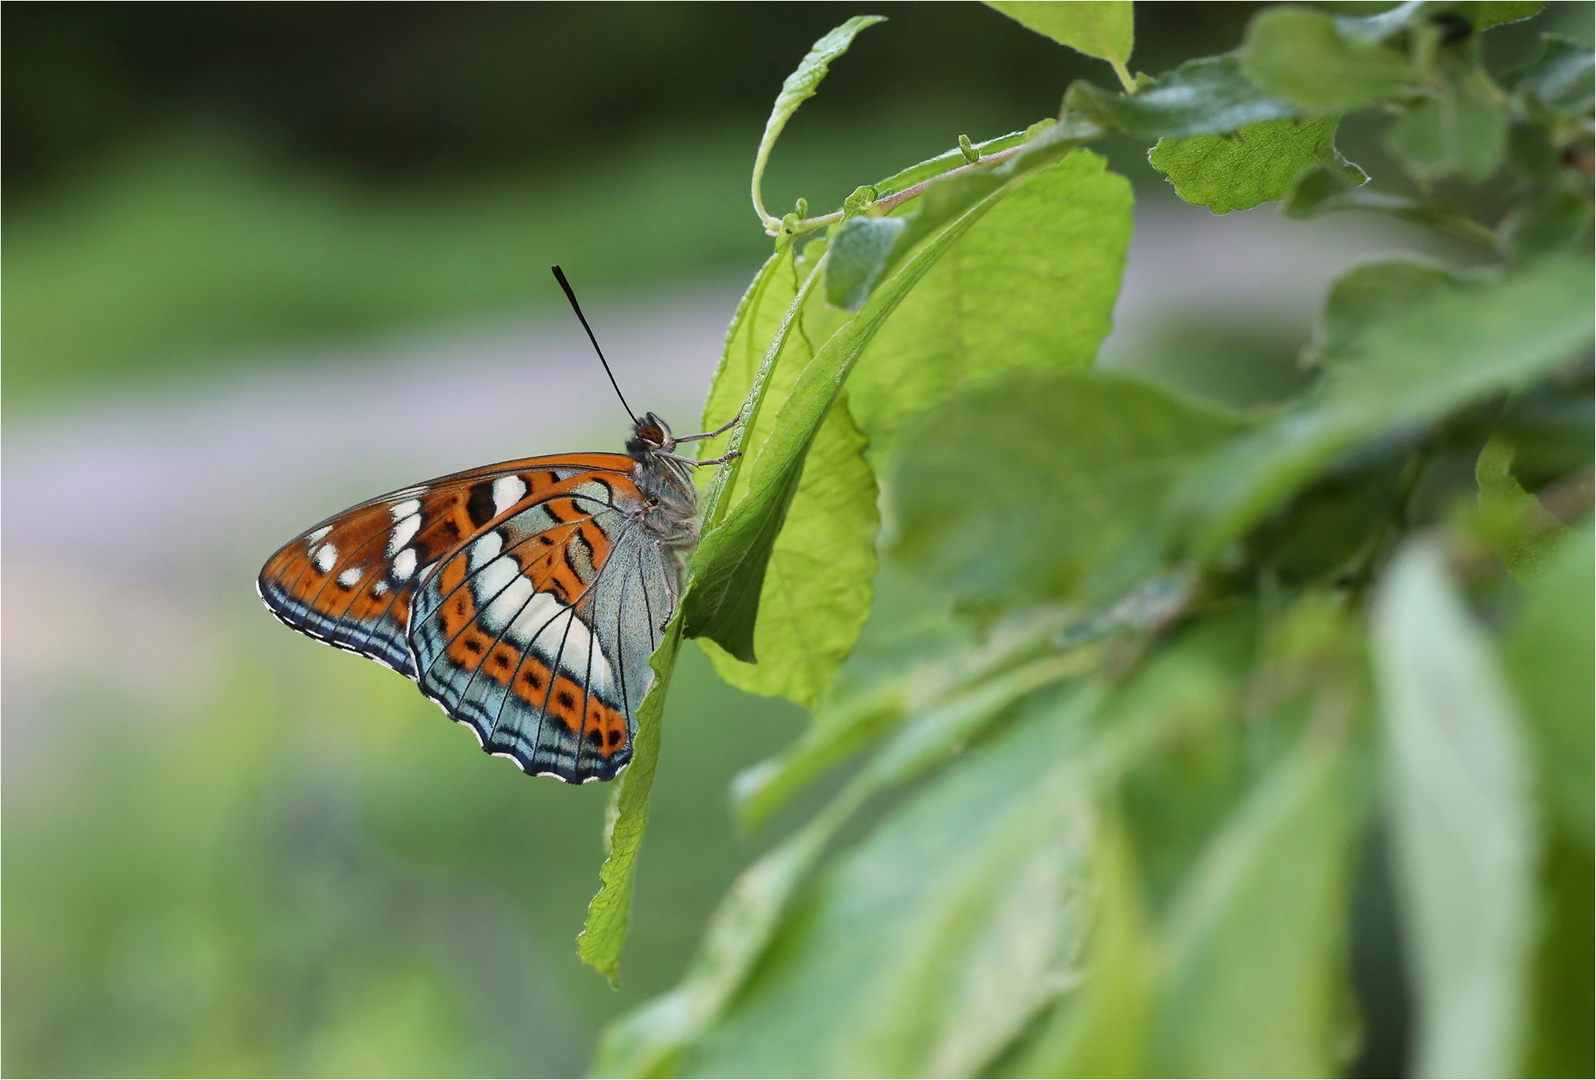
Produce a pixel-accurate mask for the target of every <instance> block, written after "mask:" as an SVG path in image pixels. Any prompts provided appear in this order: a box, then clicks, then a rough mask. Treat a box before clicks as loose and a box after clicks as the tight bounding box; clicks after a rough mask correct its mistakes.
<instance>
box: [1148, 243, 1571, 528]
mask: <svg viewBox="0 0 1596 1080" xmlns="http://www.w3.org/2000/svg"><path fill="white" fill-rule="evenodd" d="M1593 288H1596V282H1593V281H1592V275H1591V267H1590V264H1589V262H1588V261H1583V262H1582V261H1559V262H1547V263H1542V264H1539V265H1537V266H1534V267H1531V268H1527V269H1526V270H1524V271H1522V272H1520V273H1517V274H1511V275H1508V276H1506V277H1503V278H1501V279H1500V280H1497V281H1494V282H1490V283H1486V284H1479V285H1468V286H1460V287H1458V288H1455V289H1445V290H1441V291H1439V292H1438V293H1437V294H1436V295H1435V296H1434V297H1433V298H1432V299H1431V300H1430V301H1429V302H1427V303H1425V304H1422V305H1420V306H1418V307H1416V308H1413V309H1411V310H1409V311H1407V312H1405V313H1402V314H1401V315H1399V316H1396V317H1393V318H1390V319H1386V320H1383V321H1381V322H1378V323H1375V324H1373V325H1371V326H1370V327H1369V328H1368V329H1367V330H1366V332H1365V334H1364V337H1363V352H1362V355H1361V356H1360V357H1359V358H1358V359H1356V360H1355V361H1349V362H1347V363H1344V364H1341V365H1338V366H1337V367H1336V368H1335V369H1334V370H1332V371H1331V372H1330V373H1329V374H1328V375H1327V376H1326V378H1325V380H1324V383H1323V384H1322V385H1321V387H1320V388H1319V392H1318V393H1316V394H1315V395H1314V396H1313V397H1312V398H1310V399H1309V401H1308V402H1307V403H1306V404H1304V405H1303V406H1301V407H1299V408H1298V409H1296V410H1294V411H1293V412H1291V413H1289V414H1287V415H1286V416H1285V417H1283V418H1282V419H1280V420H1279V421H1277V422H1275V423H1273V424H1271V425H1269V426H1267V427H1264V428H1261V429H1259V430H1257V431H1256V432H1253V433H1251V434H1248V435H1244V436H1242V437H1240V438H1237V439H1234V440H1232V441H1231V442H1230V443H1228V444H1227V445H1225V446H1223V447H1220V448H1218V449H1217V450H1216V451H1214V452H1213V453H1210V454H1208V455H1207V456H1206V457H1205V459H1204V460H1203V461H1202V462H1200V463H1198V464H1197V466H1196V467H1195V468H1194V469H1193V470H1192V472H1191V473H1190V474H1189V475H1188V477H1187V478H1186V480H1185V481H1184V482H1183V483H1182V485H1181V487H1180V489H1179V490H1177V491H1176V492H1175V494H1174V497H1173V499H1172V503H1171V506H1172V509H1173V511H1174V513H1175V524H1176V527H1177V528H1179V529H1181V530H1183V531H1185V530H1190V534H1189V541H1188V542H1189V543H1190V544H1191V546H1192V547H1193V549H1194V550H1195V552H1196V553H1197V554H1198V555H1199V556H1200V557H1202V558H1212V557H1214V556H1215V555H1217V554H1218V553H1219V552H1220V551H1222V550H1223V549H1224V547H1225V546H1226V545H1227V544H1229V543H1231V542H1232V541H1234V540H1236V539H1239V538H1240V537H1241V536H1242V535H1243V534H1244V533H1245V532H1247V530H1248V529H1250V528H1251V527H1252V526H1253V525H1255V524H1256V523H1257V522H1259V521H1261V520H1262V519H1263V518H1264V517H1266V516H1267V515H1268V514H1270V513H1272V512H1273V511H1274V510H1275V509H1276V508H1278V507H1279V506H1280V505H1281V504H1282V503H1283V502H1284V501H1286V500H1287V499H1288V498H1290V497H1291V496H1292V495H1293V494H1294V493H1295V492H1296V491H1297V490H1299V489H1300V488H1301V487H1302V486H1303V485H1304V484H1306V483H1307V482H1308V481H1310V480H1311V479H1312V478H1313V477H1315V476H1317V475H1318V474H1319V473H1320V472H1322V471H1323V470H1324V469H1325V468H1327V467H1328V466H1329V465H1331V464H1332V463H1333V462H1334V461H1335V460H1336V459H1337V458H1339V457H1340V456H1341V455H1342V454H1344V453H1347V452H1348V451H1351V450H1353V449H1354V448H1356V447H1357V446H1359V445H1360V444H1363V443H1367V442H1369V441H1372V440H1374V439H1378V438H1381V437H1384V436H1389V435H1394V434H1398V433H1402V432H1411V431H1414V430H1416V429H1420V428H1422V427H1424V426H1425V425H1427V424H1431V423H1434V422H1435V421H1437V420H1439V419H1441V418H1443V417H1444V416H1446V415H1447V414H1448V413H1450V412H1453V411H1454V410H1457V409H1461V408H1463V407H1465V406H1468V405H1470V404H1472V403H1474V402H1476V401H1479V400H1480V399H1482V398H1485V397H1488V396H1490V395H1491V394H1495V393H1500V392H1502V391H1504V390H1511V389H1515V388H1518V387H1523V386H1527V385H1529V384H1530V383H1532V382H1534V381H1535V380H1536V379H1539V378H1542V377H1544V376H1545V375H1547V374H1549V373H1550V372H1552V371H1554V370H1556V369H1557V368H1558V367H1560V366H1561V365H1562V364H1564V363H1566V362H1568V361H1569V360H1571V359H1573V358H1574V357H1575V356H1576V355H1578V354H1579V352H1581V351H1582V350H1583V349H1586V348H1588V347H1589V342H1590V340H1591V325H1590V295H1591V292H1592V290H1593Z"/></svg>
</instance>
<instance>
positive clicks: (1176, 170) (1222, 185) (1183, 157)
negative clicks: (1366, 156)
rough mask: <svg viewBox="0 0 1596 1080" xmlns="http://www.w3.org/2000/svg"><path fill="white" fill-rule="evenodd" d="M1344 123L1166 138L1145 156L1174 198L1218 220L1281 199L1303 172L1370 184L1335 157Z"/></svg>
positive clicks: (1326, 120) (1333, 120) (1329, 119)
mask: <svg viewBox="0 0 1596 1080" xmlns="http://www.w3.org/2000/svg"><path fill="white" fill-rule="evenodd" d="M1339 122H1340V117H1336V116H1324V117H1320V118H1319V119H1317V120H1264V121H1261V122H1259V123H1256V124H1248V125H1247V126H1246V127H1244V128H1242V129H1241V130H1240V131H1237V132H1235V133H1233V134H1229V135H1193V136H1189V137H1187V138H1184V139H1173V138H1167V137H1166V138H1163V139H1160V140H1159V141H1158V145H1157V146H1155V147H1153V149H1152V151H1151V152H1150V153H1149V154H1148V155H1147V160H1148V161H1149V162H1151V163H1152V166H1153V168H1155V169H1157V170H1158V171H1159V172H1162V173H1163V174H1164V175H1166V176H1168V177H1169V181H1170V183H1172V184H1174V185H1175V194H1177V195H1179V196H1180V197H1181V198H1182V199H1185V200H1186V201H1187V202H1189V203H1196V204H1197V205H1198V206H1206V207H1208V209H1210V210H1212V211H1213V212H1214V213H1216V214H1228V213H1230V211H1232V210H1246V209H1248V208H1250V207H1254V206H1257V205H1258V204H1259V203H1264V202H1269V201H1271V200H1273V199H1283V198H1285V197H1286V195H1288V194H1289V193H1290V192H1291V189H1292V181H1294V180H1295V179H1296V178H1297V177H1298V176H1299V175H1301V173H1302V172H1303V170H1305V169H1309V168H1311V167H1313V166H1314V165H1316V164H1319V165H1324V166H1325V167H1326V168H1329V169H1336V170H1340V171H1342V172H1344V173H1345V174H1346V175H1347V179H1348V181H1349V183H1351V184H1353V185H1354V186H1355V185H1357V184H1361V183H1363V182H1364V181H1366V180H1367V179H1368V177H1367V176H1365V175H1364V173H1363V170H1362V169H1359V168H1358V167H1357V166H1356V165H1353V164H1352V163H1351V162H1349V161H1347V159H1346V158H1344V157H1342V156H1341V155H1340V154H1339V153H1337V152H1336V145H1335V141H1336V124H1337V123H1339Z"/></svg>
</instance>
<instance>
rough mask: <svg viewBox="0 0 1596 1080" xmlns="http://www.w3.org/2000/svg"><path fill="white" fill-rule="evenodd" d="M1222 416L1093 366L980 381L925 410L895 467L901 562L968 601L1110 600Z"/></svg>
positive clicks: (1223, 435) (1224, 430)
mask: <svg viewBox="0 0 1596 1080" xmlns="http://www.w3.org/2000/svg"><path fill="white" fill-rule="evenodd" d="M1237 428H1238V423H1237V421H1235V420H1234V419H1232V418H1230V417H1228V416H1226V415H1225V414H1222V413H1219V412H1216V411H1214V410H1212V409H1210V408H1206V407H1203V406H1199V405H1197V404H1195V403H1193V402H1189V401H1186V400H1183V399H1181V398H1178V397H1176V396H1174V395H1172V394H1170V393H1169V392H1167V391H1165V390H1163V389H1160V388H1159V387H1157V386H1154V385H1152V384H1150V383H1145V382H1141V381H1139V380H1135V379H1129V378H1125V377H1123V376H1116V375H1108V374H1103V373H1097V372H1059V373H1055V374H1050V375H1023V376H1014V377H1011V378H1009V379H1005V380H1001V381H995V382H991V383H984V384H981V385H978V386H975V387H972V388H970V389H968V390H967V391H965V392H964V393H963V394H961V395H959V396H958V397H957V398H955V399H954V400H952V401H950V402H948V403H946V404H945V405H943V406H941V407H939V408H938V409H936V410H934V411H932V412H931V413H928V414H927V415H926V416H925V417H924V418H923V419H922V420H921V422H920V423H919V424H918V425H917V426H916V428H915V429H914V433H913V434H912V435H911V436H909V437H908V440H907V441H906V442H905V445H904V453H903V454H902V457H901V460H900V461H899V463H898V467H897V468H896V470H895V472H894V483H893V488H892V493H893V507H894V510H895V513H896V518H897V529H898V534H899V536H898V542H897V545H896V547H895V548H894V554H895V556H896V557H898V558H900V559H902V560H904V561H906V562H908V563H909V564H910V565H912V566H914V567H915V568H916V569H917V570H919V571H920V572H921V573H922V574H925V575H926V576H928V577H933V578H935V579H937V580H938V581H939V582H941V583H943V584H945V585H948V586H951V587H952V588H954V589H955V590H956V591H957V592H959V593H960V594H961V595H964V596H966V597H968V598H970V599H972V600H982V601H985V602H992V601H994V600H1005V599H1016V598H1031V599H1036V598H1048V597H1054V598H1058V597H1073V596H1075V595H1077V593H1084V594H1087V595H1089V596H1090V597H1092V598H1095V599H1098V600H1102V599H1106V598H1107V597H1109V596H1112V595H1114V594H1115V593H1117V592H1118V591H1119V590H1121V589H1124V588H1127V587H1129V585H1130V584H1132V583H1133V582H1134V581H1135V580H1136V578H1137V577H1138V575H1140V574H1142V573H1145V572H1146V570H1147V569H1148V568H1149V567H1150V566H1151V565H1152V564H1153V563H1154V562H1156V560H1157V558H1158V556H1159V554H1160V552H1159V550H1158V546H1157V543H1156V532H1155V530H1154V528H1153V525H1154V524H1155V522H1156V520H1157V517H1158V514H1159V511H1160V509H1161V507H1162V505H1163V500H1164V499H1165V497H1166V495H1167V492H1168V489H1169V487H1170V485H1171V484H1172V483H1173V482H1174V481H1175V480H1176V479H1177V478H1178V477H1179V476H1180V475H1181V474H1182V473H1183V472H1184V470H1185V469H1186V468H1187V467H1188V466H1189V464H1190V462H1191V461H1192V459H1193V458H1194V457H1196V456H1197V455H1199V454H1200V453H1202V452H1203V451H1204V450H1206V449H1208V448H1210V447H1213V446H1215V445H1217V444H1219V443H1220V442H1222V441H1223V440H1225V439H1227V438H1229V437H1230V436H1231V435H1233V434H1234V433H1235V432H1236V430H1237Z"/></svg>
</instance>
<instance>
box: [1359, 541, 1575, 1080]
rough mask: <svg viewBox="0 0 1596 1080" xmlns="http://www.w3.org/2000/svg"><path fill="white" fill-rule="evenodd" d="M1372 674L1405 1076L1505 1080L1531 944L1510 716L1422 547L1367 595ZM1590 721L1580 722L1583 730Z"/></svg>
mask: <svg viewBox="0 0 1596 1080" xmlns="http://www.w3.org/2000/svg"><path fill="white" fill-rule="evenodd" d="M1373 623H1374V644H1375V650H1374V661H1375V673H1376V675H1377V677H1378V679H1377V681H1378V684H1379V687H1380V698H1381V710H1382V713H1383V720H1384V724H1383V731H1384V735H1385V744H1386V749H1387V754H1386V762H1387V763H1386V779H1387V785H1386V786H1387V804H1388V807H1389V810H1388V814H1389V819H1390V823H1391V828H1392V835H1393V839H1394V845H1393V856H1394V869H1395V877H1396V880H1397V883H1398V886H1399V888H1398V901H1399V909H1400V911H1401V913H1402V916H1403V937H1404V939H1405V940H1406V941H1407V942H1408V943H1409V952H1410V959H1411V963H1412V970H1413V972H1414V992H1415V998H1416V1004H1417V1006H1418V1025H1417V1043H1418V1045H1417V1047H1416V1055H1415V1062H1416V1064H1415V1071H1416V1072H1417V1073H1419V1074H1420V1075H1424V1076H1465V1075H1466V1076H1506V1075H1510V1074H1512V1073H1514V1072H1515V1071H1516V1066H1517V1064H1518V1055H1519V1052H1520V1040H1521V1037H1522V1031H1523V1023H1524V1018H1525V1012H1526V1002H1525V997H1526V983H1527V975H1528V967H1529V959H1530V949H1531V945H1532V943H1533V941H1534V919H1535V910H1534V896H1535V865H1536V858H1537V851H1536V840H1535V829H1534V825H1533V817H1532V810H1531V806H1530V799H1529V789H1530V784H1529V769H1528V761H1527V760H1526V753H1525V748H1524V746H1523V745H1522V741H1523V732H1522V730H1521V721H1520V719H1519V715H1518V710H1517V707H1516V705H1515V703H1514V702H1513V699H1512V697H1511V695H1510V693H1509V691H1508V688H1507V685H1506V683H1505V681H1504V680H1503V678H1502V676H1501V673H1500V670H1499V668H1498V665H1497V661H1496V657H1495V655H1494V650H1493V649H1492V647H1491V643H1490V641H1489V639H1487V638H1486V636H1485V634H1484V632H1483V631H1481V630H1480V629H1479V628H1478V627H1477V626H1476V625H1475V624H1474V622H1473V620H1472V618H1471V617H1470V616H1469V614H1468V611H1467V609H1466V608H1465V607H1464V606H1463V603H1462V600H1461V599H1460V597H1459V596H1458V594H1457V592H1456V590H1455V587H1454V586H1453V584H1452V582H1451V580H1450V577H1449V576H1448V573H1447V570H1446V559H1445V554H1444V552H1443V550H1442V549H1441V547H1440V546H1439V544H1437V543H1436V542H1434V541H1425V540H1419V541H1414V542H1411V543H1410V544H1409V545H1408V546H1407V547H1406V548H1405V549H1404V550H1403V552H1402V553H1401V554H1399V555H1398V557H1397V558H1396V560H1395V561H1394V562H1393V564H1392V566H1391V568H1390V570H1389V571H1388V573H1387V574H1386V577H1385V580H1384V581H1383V582H1382V584H1381V586H1380V592H1379V595H1378V597H1377V600H1376V606H1375V611H1374V619H1373ZM1586 722H1587V723H1588V722H1589V718H1588V717H1587V718H1586Z"/></svg>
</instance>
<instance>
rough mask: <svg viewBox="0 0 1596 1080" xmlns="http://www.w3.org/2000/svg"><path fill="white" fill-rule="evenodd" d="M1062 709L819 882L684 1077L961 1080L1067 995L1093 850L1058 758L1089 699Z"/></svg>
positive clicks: (1028, 716)
mask: <svg viewBox="0 0 1596 1080" xmlns="http://www.w3.org/2000/svg"><path fill="white" fill-rule="evenodd" d="M1055 697H1056V700H1048V701H1044V702H1038V703H1037V704H1035V705H1033V706H1032V707H1030V708H1028V709H1027V710H1026V711H1025V714H1024V715H1023V716H1022V717H1021V718H1019V719H1017V720H1016V722H1015V723H1014V724H1013V725H1012V726H1011V727H1010V728H1009V729H1008V730H1007V731H1006V732H1005V733H1004V734H1002V735H1001V736H999V737H998V738H996V739H994V740H993V741H992V742H991V743H990V744H988V745H986V746H984V747H982V748H981V749H978V750H976V751H974V752H972V753H970V754H968V755H966V756H964V757H962V758H961V759H960V760H959V761H958V762H957V763H956V764H955V765H954V766H953V767H951V768H950V769H949V770H948V771H946V772H945V773H943V774H942V775H941V776H939V777H938V778H937V779H936V781H935V782H933V783H932V784H930V785H929V786H927V787H925V788H923V789H921V790H920V791H919V792H918V793H917V794H916V795H915V796H914V797H912V798H911V799H910V800H909V801H908V802H906V803H905V804H903V805H902V806H900V807H899V808H897V809H896V810H894V811H893V812H892V813H891V814H890V815H889V817H888V818H887V819H886V820H885V821H883V822H882V824H881V825H880V826H879V827H878V828H877V829H875V830H874V831H873V832H872V833H871V834H870V836H869V837H868V838H867V839H866V840H865V841H864V842H863V843H862V844H861V845H860V846H859V847H858V848H856V849H855V850H853V851H851V852H849V853H848V854H847V855H846V856H844V857H843V858H842V859H841V860H839V862H838V863H836V864H835V865H834V866H833V867H831V868H829V869H828V870H827V871H826V873H825V874H824V876H823V878H822V880H821V882H820V883H819V885H818V887H817V889H816V890H815V891H814V893H813V895H812V896H811V897H810V898H809V899H808V901H807V902H806V903H804V904H803V905H801V906H800V908H799V909H798V910H796V911H795V912H794V914H793V916H792V917H791V918H789V919H788V920H787V921H786V922H785V924H784V926H783V928H782V930H781V934H780V936H779V937H778V938H777V940H776V942H775V944H774V946H773V947H772V949H771V952H770V954H769V955H768V956H767V957H766V958H765V961H764V962H763V963H762V964H761V966H760V968H759V970H758V971H757V972H756V973H755V975H754V978H753V979H752V981H751V982H750V983H749V985H748V986H747V987H746V989H745V990H744V991H743V992H742V994H741V995H740V996H739V997H738V998H737V1000H736V1003H735V1004H734V1005H733V1007H732V1008H731V1009H730V1010H729V1012H728V1013H727V1014H726V1016H725V1017H724V1018H723V1019H722V1020H721V1021H720V1022H719V1023H717V1024H716V1025H715V1026H714V1027H712V1028H711V1029H710V1030H709V1031H708V1032H707V1033H706V1035H705V1037H704V1038H703V1040H702V1041H701V1043H700V1045H699V1049H698V1052H697V1053H696V1054H694V1055H693V1056H692V1057H691V1058H690V1059H689V1060H688V1068H689V1069H690V1071H693V1072H698V1073H709V1074H715V1075H741V1076H758V1075H770V1074H774V1073H780V1074H782V1075H798V1076H832V1075H894V1076H902V1075H955V1074H957V1075H968V1074H969V1073H971V1072H973V1071H975V1070H976V1069H978V1068H979V1067H980V1066H981V1065H982V1064H983V1063H984V1061H985V1060H986V1058H987V1057H989V1056H990V1055H991V1054H992V1053H994V1052H995V1050H996V1049H997V1048H999V1047H1001V1046H1002V1044H1003V1043H1004V1042H1005V1041H1007V1039H1008V1038H1010V1037H1011V1036H1012V1035H1013V1033H1014V1032H1016V1031H1017V1030H1018V1029H1019V1028H1020V1027H1021V1026H1022V1025H1023V1024H1024V1023H1025V1022H1026V1020H1027V1018H1028V1017H1029V1016H1030V1015H1032V1014H1033V1013H1034V1012H1035V1011H1036V1010H1037V1009H1038V1008H1040V1007H1041V1006H1042V1005H1044V1004H1046V1003H1047V1001H1049V1000H1050V999H1051V997H1052V996H1053V995H1055V994H1056V993H1057V992H1058V989H1059V988H1060V986H1061V985H1062V980H1063V979H1064V978H1066V977H1067V975H1068V972H1069V969H1070V961H1071V958H1072V956H1073V955H1074V953H1075V951H1076V950H1077V949H1078V948H1079V945H1080V942H1081V939H1082V938H1083V937H1084V934H1085V930H1086V919H1085V917H1084V916H1085V915H1086V911H1087V908H1086V905H1085V903H1084V900H1085V897H1084V895H1083V894H1082V892H1081V885H1082V882H1083V870H1084V858H1085V855H1086V853H1087V839H1088V837H1089V832H1088V831H1087V825H1088V819H1087V818H1086V817H1085V814H1086V804H1085V803H1084V802H1083V799H1082V796H1083V794H1084V789H1083V787H1082V785H1081V783H1080V782H1079V781H1078V779H1076V774H1075V772H1074V770H1073V768H1072V767H1071V766H1070V764H1069V763H1068V761H1067V759H1066V758H1065V756H1064V751H1065V748H1066V747H1068V746H1069V745H1070V744H1071V743H1072V741H1074V740H1076V739H1078V738H1079V737H1080V735H1081V733H1082V732H1083V730H1084V726H1083V721H1084V718H1085V715H1086V714H1087V713H1088V711H1089V709H1090V707H1091V706H1092V705H1093V704H1095V701H1096V700H1097V697H1096V695H1095V694H1092V693H1089V692H1076V693H1071V692H1069V691H1066V692H1065V693H1064V694H1063V695H1062V696H1061V697H1060V696H1055Z"/></svg>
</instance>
